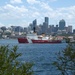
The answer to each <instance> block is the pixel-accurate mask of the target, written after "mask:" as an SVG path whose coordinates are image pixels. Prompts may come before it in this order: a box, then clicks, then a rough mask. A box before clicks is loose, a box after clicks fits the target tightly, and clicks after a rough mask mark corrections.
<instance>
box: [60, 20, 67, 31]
mask: <svg viewBox="0 0 75 75" xmlns="http://www.w3.org/2000/svg"><path fill="white" fill-rule="evenodd" d="M65 25H66V22H65V20H63V19H62V20H60V21H59V29H60V30H64V29H65Z"/></svg>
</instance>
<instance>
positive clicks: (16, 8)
mask: <svg viewBox="0 0 75 75" xmlns="http://www.w3.org/2000/svg"><path fill="white" fill-rule="evenodd" d="M13 1H14V2H15V3H21V2H22V1H21V0H13ZM16 1H17V2H16ZM49 1H52V0H49ZM53 1H55V0H53ZM27 2H28V3H29V4H28V6H26V4H25V5H23V4H22V5H13V4H6V5H4V6H1V7H0V17H1V18H0V21H1V20H3V21H8V22H9V20H12V23H13V24H14V25H15V23H16V22H17V24H20V25H24V23H25V24H28V23H29V22H32V21H33V20H34V19H37V20H38V23H39V22H40V23H41V24H42V22H43V21H41V19H42V18H43V19H44V17H45V16H48V17H49V18H50V23H51V21H52V22H53V24H54V23H56V22H58V21H59V20H61V19H65V21H66V22H68V24H74V23H75V21H74V20H75V6H70V7H64V8H56V9H54V8H52V7H51V6H50V5H49V4H48V3H46V2H43V1H42V0H27ZM43 19H42V20H43ZM19 21H20V22H19ZM10 22H11V21H10ZM26 22H27V23H26ZM10 24H11V23H10Z"/></svg>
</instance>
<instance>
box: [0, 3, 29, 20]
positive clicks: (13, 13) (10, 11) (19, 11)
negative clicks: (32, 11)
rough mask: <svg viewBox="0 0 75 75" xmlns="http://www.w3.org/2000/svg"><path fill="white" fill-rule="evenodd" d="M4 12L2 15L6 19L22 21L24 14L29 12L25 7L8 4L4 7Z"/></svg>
mask: <svg viewBox="0 0 75 75" xmlns="http://www.w3.org/2000/svg"><path fill="white" fill-rule="evenodd" d="M2 9H3V12H2V13H1V14H0V15H1V16H2V17H3V18H4V19H18V18H19V19H20V18H21V17H22V16H23V14H26V12H28V9H27V8H26V7H25V6H20V7H19V6H13V5H11V4H7V5H5V6H3V7H2Z"/></svg>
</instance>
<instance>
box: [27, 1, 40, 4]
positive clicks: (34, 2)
mask: <svg viewBox="0 0 75 75" xmlns="http://www.w3.org/2000/svg"><path fill="white" fill-rule="evenodd" d="M27 2H28V3H29V4H36V3H39V2H40V1H37V0H27Z"/></svg>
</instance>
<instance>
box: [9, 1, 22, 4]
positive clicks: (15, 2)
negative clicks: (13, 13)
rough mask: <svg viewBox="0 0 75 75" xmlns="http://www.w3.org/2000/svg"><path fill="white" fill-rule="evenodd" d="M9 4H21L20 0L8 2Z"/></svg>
mask: <svg viewBox="0 0 75 75" xmlns="http://www.w3.org/2000/svg"><path fill="white" fill-rule="evenodd" d="M10 3H12V4H14V3H22V0H10Z"/></svg>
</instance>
